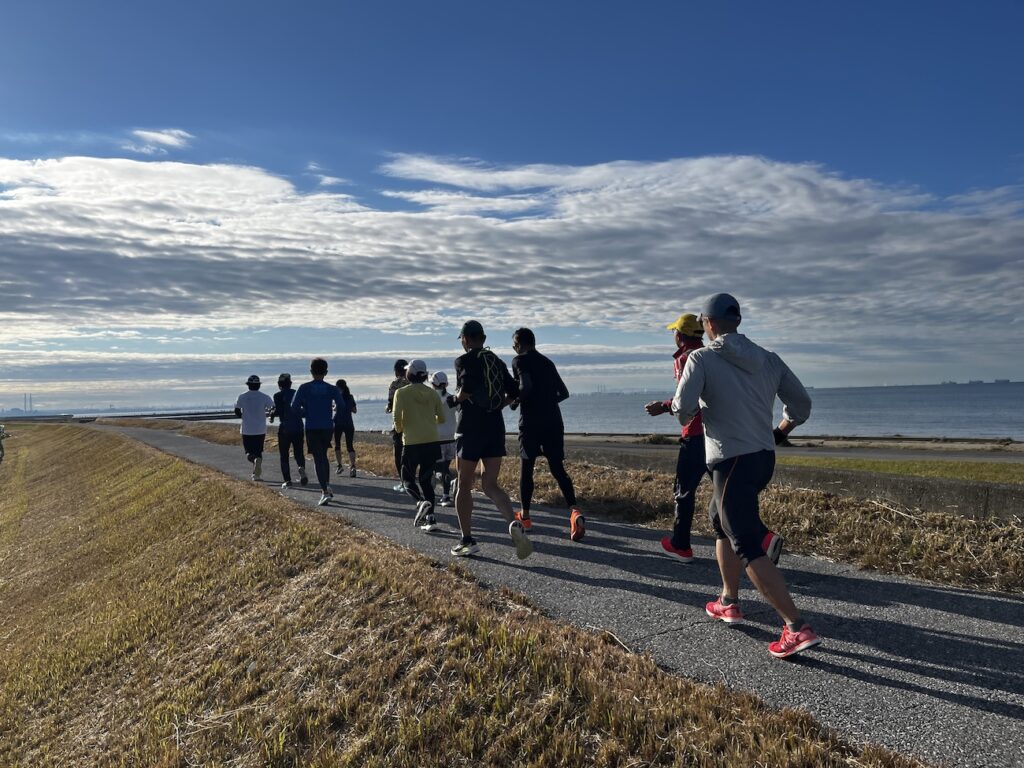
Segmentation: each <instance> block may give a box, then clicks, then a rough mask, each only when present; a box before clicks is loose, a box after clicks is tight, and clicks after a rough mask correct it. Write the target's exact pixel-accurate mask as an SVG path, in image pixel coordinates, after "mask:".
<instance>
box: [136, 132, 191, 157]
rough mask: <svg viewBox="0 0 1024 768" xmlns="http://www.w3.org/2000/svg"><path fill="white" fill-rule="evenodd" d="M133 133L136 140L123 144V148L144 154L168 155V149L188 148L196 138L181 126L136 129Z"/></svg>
mask: <svg viewBox="0 0 1024 768" xmlns="http://www.w3.org/2000/svg"><path fill="white" fill-rule="evenodd" d="M131 135H132V136H133V137H135V139H136V141H129V142H126V143H125V144H123V145H122V148H123V149H127V150H128V151H130V152H137V153H139V154H143V155H166V154H167V150H168V149H186V148H187V147H188V146H189V144H190V143H191V142H192V140H193V139H194V138H195V136H193V135H192V134H191V133H189V132H188V131H183V130H181V129H180V128H166V129H164V130H162V131H147V130H142V129H138V130H134V131H132V132H131Z"/></svg>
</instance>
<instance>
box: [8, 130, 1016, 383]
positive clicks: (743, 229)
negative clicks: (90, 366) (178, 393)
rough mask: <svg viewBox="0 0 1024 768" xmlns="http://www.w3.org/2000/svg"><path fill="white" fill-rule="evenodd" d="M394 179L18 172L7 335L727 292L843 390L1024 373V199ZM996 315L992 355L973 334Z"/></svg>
mask: <svg viewBox="0 0 1024 768" xmlns="http://www.w3.org/2000/svg"><path fill="white" fill-rule="evenodd" d="M154 133H159V134H160V135H161V136H165V135H166V133H167V132H154ZM138 138H139V139H143V138H144V137H141V136H140V137H138ZM189 138H190V137H178V138H175V137H174V136H171V137H170V139H168V140H167V141H165V143H164V144H162V145H157V144H153V146H160V147H171V146H173V141H182V142H187V141H188V139H189ZM310 168H311V169H312V170H315V171H321V170H322V168H321V167H320V166H319V165H311V166H310ZM383 171H384V172H385V174H386V175H387V176H389V177H391V178H393V179H395V180H396V181H395V182H394V186H395V187H398V188H395V189H391V188H389V189H384V190H383V194H385V195H388V196H391V197H395V198H398V199H403V200H406V201H410V202H415V203H417V204H420V205H422V206H424V207H425V210H417V211H399V212H394V211H383V210H377V209H373V208H370V207H367V206H366V205H363V204H360V203H359V202H357V201H356V200H355V199H354V198H353V197H352V196H351V195H346V194H339V193H337V192H336V191H333V190H331V189H329V188H318V189H317V190H316V191H315V192H313V193H307V194H303V193H300V192H299V191H298V190H297V189H296V188H295V187H294V186H293V185H292V184H291V183H289V182H288V181H287V180H285V179H283V178H281V177H278V176H275V175H274V174H271V173H269V172H267V171H265V170H263V169H260V168H254V167H247V166H237V165H224V164H220V165H195V164H188V163H174V162H143V161H137V160H126V159H101V158H93V157H66V158H61V159H56V160H36V161H19V160H8V159H2V158H0V322H2V323H3V324H4V340H5V342H4V343H6V344H9V345H10V344H14V343H17V342H19V341H26V342H27V341H30V340H38V339H64V340H68V341H69V343H77V342H75V340H74V338H73V337H69V336H68V334H67V329H69V328H72V329H73V328H75V327H86V326H88V327H102V328H104V329H106V330H105V331H104V332H105V333H107V332H109V333H111V334H115V333H130V332H131V331H132V330H133V329H135V328H138V327H140V326H145V327H148V328H152V329H164V330H163V335H164V337H166V339H174V338H184V337H188V336H189V335H190V334H192V333H193V332H195V331H197V330H210V329H211V328H214V327H216V328H219V329H221V330H222V331H223V333H222V335H230V332H231V331H232V330H233V329H242V328H251V327H253V326H254V325H256V326H260V325H262V326H264V327H277V326H306V327H311V328H331V327H338V328H346V329H358V328H363V329H376V330H379V331H401V332H403V333H407V334H413V333H421V334H426V335H427V336H428V338H429V336H430V335H431V334H434V333H439V332H440V333H444V334H450V333H451V330H452V328H454V327H456V326H457V325H458V323H459V322H461V320H462V319H463V318H465V317H467V316H476V317H478V318H479V319H481V320H482V321H484V323H485V324H486V325H487V327H488V328H489V329H490V328H492V327H493V328H494V329H495V330H496V331H498V332H500V333H502V334H504V333H506V332H508V331H510V330H511V329H512V328H514V327H516V326H518V325H521V324H526V325H530V326H533V327H541V328H542V327H545V326H562V327H589V328H590V329H597V330H600V329H608V330H610V331H611V330H627V331H651V332H655V333H656V332H659V331H661V330H662V329H663V328H664V324H665V322H667V321H668V320H670V319H672V317H674V316H676V315H677V314H678V313H679V312H681V311H683V310H686V309H689V310H695V309H699V302H700V301H701V299H702V297H704V296H706V295H708V294H710V293H713V292H716V291H720V290H727V291H730V292H732V293H734V294H736V295H737V296H738V297H739V299H740V301H741V303H742V304H743V307H744V316H745V321H744V329H745V330H747V331H748V332H750V333H751V335H752V336H754V337H755V338H758V339H761V340H764V341H766V342H767V343H768V344H769V345H772V346H775V347H776V348H778V349H779V350H780V351H783V352H784V353H787V355H790V354H791V355H792V357H793V359H796V360H798V361H799V362H800V363H801V365H805V366H808V367H812V368H815V367H816V369H817V370H819V371H821V372H822V375H828V376H833V377H836V378H840V379H842V378H846V379H847V380H849V377H850V376H859V375H861V372H863V371H868V370H884V368H885V366H893V365H901V366H907V367H908V369H909V366H911V365H913V366H918V368H917V370H928V366H931V367H932V369H934V370H936V371H938V370H940V367H943V366H945V367H946V370H947V373H945V374H942V373H941V372H940V373H937V374H935V375H934V376H933V378H934V380H940V379H942V378H950V377H951V376H952V375H953V372H952V371H950V370H949V369H948V367H949V366H957V367H958V368H960V369H965V368H967V369H969V368H971V367H972V366H973V365H979V366H980V365H985V366H990V365H994V364H997V363H998V362H999V361H1000V360H1001V361H1003V363H1002V364H1003V365H1004V370H1003V371H1002V372H1001V375H1003V376H1006V375H1009V376H1012V377H1015V378H1019V377H1020V376H1021V373H1024V371H1021V369H1020V365H1021V364H1020V363H1019V362H1016V361H1019V360H1021V359H1022V358H1024V354H1022V352H1024V350H1022V348H1021V341H1020V339H1019V338H1016V337H1013V336H1009V335H1006V334H1003V333H999V332H998V329H999V328H1000V327H1001V326H1003V325H1010V324H1012V323H1014V322H1017V321H1018V319H1019V317H1020V309H1019V306H1020V300H1019V296H1020V295H1022V293H1024V220H1022V218H1021V216H1020V211H1021V200H1022V195H1021V191H1020V190H1019V189H1014V188H1008V189H1000V190H990V191H985V190H976V191H972V192H969V193H967V194H965V195H960V196H957V197H954V198H949V199H938V198H935V197H931V196H928V195H925V194H922V193H921V192H919V191H917V190H907V189H893V188H889V187H885V186H883V185H880V184H877V183H874V182H872V181H870V180H864V179H846V178H843V177H842V176H840V175H838V174H835V173H832V172H830V171H828V170H827V169H823V168H821V167H819V166H816V165H811V164H790V163H779V162H773V161H770V160H766V159H764V158H757V157H708V158H695V159H677V160H669V161H664V162H657V163H637V162H617V163H604V164H598V165H593V166H583V167H576V166H556V165H525V166H518V167H504V168H501V167H494V166H490V165H486V164H483V163H480V162H476V161H465V160H460V161H450V160H445V159H439V158H431V157H424V156H416V155H396V156H394V157H392V158H391V159H390V160H389V161H388V162H387V164H386V165H385V167H384V168H383ZM418 185H419V187H418ZM438 185H444V186H443V187H442V188H439V187H438ZM495 214H497V215H495ZM977 307H984V315H985V324H986V328H988V329H991V332H989V333H988V334H987V335H986V336H985V338H984V340H983V341H980V340H979V341H974V340H972V339H971V338H970V335H969V334H970V333H971V329H970V327H969V326H965V325H964V324H963V323H955V326H953V325H951V322H955V321H953V320H952V319H953V318H964V317H967V316H968V315H969V314H970V312H971V311H972V310H974V309H976V308H977ZM953 327H955V328H956V329H957V333H953V332H952V329H953ZM809 341H813V342H815V343H816V344H818V345H819V346H817V347H815V348H814V349H810V348H808V347H807V346H806V345H807V343H808V342H809ZM430 345H431V342H430V341H429V340H428V341H427V342H426V343H425V346H430ZM268 351H269V350H268ZM61 354H62V355H63V354H64V353H63V351H62V352H61ZM993 360H995V362H993ZM1010 361H1013V362H1010ZM8 362H10V361H8ZM611 362H612V361H609V364H611ZM111 364H112V365H113V364H115V363H111ZM979 377H981V374H979ZM984 377H985V378H989V376H984Z"/></svg>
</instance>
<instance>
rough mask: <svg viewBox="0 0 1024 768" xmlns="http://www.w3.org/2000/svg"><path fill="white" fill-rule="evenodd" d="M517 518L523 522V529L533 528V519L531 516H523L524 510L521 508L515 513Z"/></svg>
mask: <svg viewBox="0 0 1024 768" xmlns="http://www.w3.org/2000/svg"><path fill="white" fill-rule="evenodd" d="M513 517H515V519H516V520H518V521H519V522H520V523H522V524H523V530H524V531H528V530H530V529H531V528H533V521H532V520H531V519H530V518H529V517H523V510H519V511H518V512H516V513H515V515H513Z"/></svg>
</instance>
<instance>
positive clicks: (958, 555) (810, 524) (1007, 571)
mask: <svg viewBox="0 0 1024 768" xmlns="http://www.w3.org/2000/svg"><path fill="white" fill-rule="evenodd" d="M117 422H118V423H121V424H125V423H128V422H129V420H125V419H119V420H117ZM133 423H136V424H138V425H140V426H144V425H148V424H149V423H150V422H143V421H138V420H136V421H135V422H133ZM157 424H158V425H159V427H160V428H162V429H172V430H178V431H181V432H184V433H186V434H189V435H192V436H195V437H200V438H203V439H205V440H210V441H213V442H218V443H223V444H226V445H237V444H238V443H239V438H238V428H237V427H234V426H232V425H229V424H211V423H203V422H166V421H164V422H157ZM273 442H274V441H273V438H272V437H269V438H268V445H271V444H273ZM357 450H358V453H359V459H358V463H359V465H360V468H361V469H365V470H369V471H371V472H373V473H374V474H377V475H381V476H393V475H394V463H393V459H392V452H391V448H390V446H384V445H371V444H366V443H361V444H359V445H357ZM275 458H276V457H275ZM273 460H274V459H271V461H273ZM542 467H543V468H542ZM568 467H569V471H570V473H571V474H572V477H573V482H574V483H575V485H576V490H577V495H578V496H579V497H580V499H581V500H582V501H583V503H584V505H585V508H586V509H587V510H588V512H596V513H599V514H602V515H607V516H610V517H616V518H619V519H626V520H632V521H636V522H641V523H645V524H649V525H652V526H658V527H663V528H666V529H667V528H670V527H671V519H672V514H673V510H672V501H671V487H672V477H671V476H670V475H669V474H667V473H659V472H647V471H642V470H628V469H613V468H609V467H599V466H594V465H590V464H575V463H572V462H570V463H569V464H568ZM502 482H503V483H504V485H505V488H506V489H508V490H509V491H510V492H513V495H514V491H515V489H517V488H518V484H519V467H518V462H515V461H506V462H504V464H503V466H502ZM536 482H537V488H536V492H535V499H536V502H537V503H538V504H541V503H544V502H545V500H546V501H547V502H549V503H560V501H561V495H560V493H559V491H558V487H557V485H556V484H555V482H554V480H553V479H552V478H551V476H550V475H549V474H548V472H547V470H546V466H545V465H544V463H543V462H540V463H539V464H538V472H537V476H536ZM709 494H710V490H709V483H707V482H704V483H702V484H701V488H700V493H699V496H698V501H697V504H698V514H697V515H696V516H695V520H694V531H695V532H697V533H698V534H700V535H704V536H710V535H711V529H710V525H709V524H708V522H707V518H706V516H705V515H704V514H702V513H701V510H703V509H706V507H707V502H708V496H709ZM762 513H763V517H764V519H765V522H766V523H767V524H768V525H769V526H771V527H772V528H774V529H775V530H778V531H782V532H783V534H784V536H785V537H786V548H787V550H789V551H794V552H801V553H804V554H811V555H818V556H820V557H826V558H829V559H832V560H837V561H840V562H848V563H853V564H856V565H860V566H863V567H865V568H872V569H874V570H878V571H883V572H886V573H898V574H902V575H907V576H915V577H919V578H924V579H929V580H931V581H936V582H939V583H944V584H952V585H956V586H962V587H973V588H977V589H986V590H999V591H1005V592H1014V593H1022V592H1024V521H1021V520H1019V519H1017V520H973V519H969V518H964V517H960V516H958V515H953V514H942V513H923V512H919V511H915V510H906V509H897V508H895V507H891V506H884V505H880V504H877V503H874V502H870V501H862V500H857V499H848V498H843V497H841V496H836V495H834V494H829V493H824V492H820V491H812V490H807V489H798V488H789V487H785V486H772V487H771V488H769V489H768V490H767V491H765V493H764V494H762ZM566 525H567V526H568V523H567V524H566Z"/></svg>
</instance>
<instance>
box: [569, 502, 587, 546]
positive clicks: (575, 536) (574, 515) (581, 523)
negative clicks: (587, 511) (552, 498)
mask: <svg viewBox="0 0 1024 768" xmlns="http://www.w3.org/2000/svg"><path fill="white" fill-rule="evenodd" d="M586 532H587V525H586V520H584V518H583V513H582V512H580V509H579V507H573V508H572V512H570V513H569V538H570V539H572V540H573V541H579V540H580V539H582V538H583V536H584V534H586Z"/></svg>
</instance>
